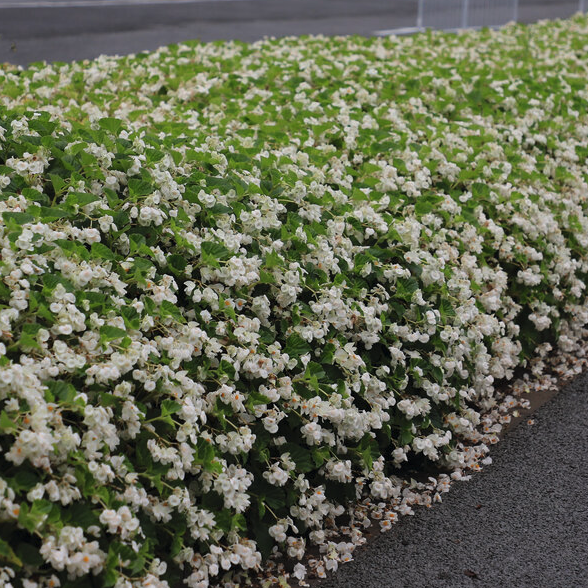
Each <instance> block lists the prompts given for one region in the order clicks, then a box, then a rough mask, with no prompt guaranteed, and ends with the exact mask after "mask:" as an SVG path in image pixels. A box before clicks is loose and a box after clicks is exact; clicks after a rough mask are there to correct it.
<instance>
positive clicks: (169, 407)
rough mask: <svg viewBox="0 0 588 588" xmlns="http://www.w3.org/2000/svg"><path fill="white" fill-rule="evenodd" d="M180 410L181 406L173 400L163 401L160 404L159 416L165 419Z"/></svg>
mask: <svg viewBox="0 0 588 588" xmlns="http://www.w3.org/2000/svg"><path fill="white" fill-rule="evenodd" d="M180 410H182V405H181V404H179V403H178V402H176V401H175V400H170V399H167V400H164V401H163V402H162V403H161V416H163V417H166V416H169V415H170V414H175V413H176V412H179V411H180Z"/></svg>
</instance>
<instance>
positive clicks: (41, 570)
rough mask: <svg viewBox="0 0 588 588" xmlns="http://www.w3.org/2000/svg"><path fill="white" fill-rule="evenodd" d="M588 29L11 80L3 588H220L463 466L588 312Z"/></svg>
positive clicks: (168, 60)
mask: <svg viewBox="0 0 588 588" xmlns="http://www.w3.org/2000/svg"><path fill="white" fill-rule="evenodd" d="M587 45H588V21H587V20H586V19H583V18H575V19H573V20H570V21H566V22H559V23H548V24H545V23H544V24H540V25H536V26H532V27H521V26H517V27H509V28H506V29H504V30H503V31H500V32H496V31H483V32H479V33H472V32H470V33H464V34H460V35H457V36H456V35H443V34H432V33H429V34H423V35H417V36H415V37H410V38H402V39H398V38H389V39H363V38H335V39H327V38H321V37H316V38H302V39H293V38H289V39H282V40H266V41H263V42H259V43H255V44H253V45H246V44H239V43H213V44H208V45H204V44H198V43H187V44H182V45H178V46H171V47H168V48H163V49H161V50H159V51H157V52H155V53H149V54H147V53H146V54H140V55H136V56H130V57H124V58H107V57H101V58H99V59H97V60H96V61H92V62H82V63H73V64H52V65H46V64H37V65H33V66H31V67H30V68H29V69H27V70H22V69H17V68H14V67H11V66H5V67H4V69H2V70H0V102H1V103H2V105H1V106H0V194H1V195H2V198H1V202H0V211H1V213H2V217H1V218H2V222H1V224H0V245H1V248H2V249H1V255H2V260H1V262H0V274H1V276H2V281H1V282H0V303H1V304H0V330H1V337H0V340H1V343H0V355H1V357H0V447H1V452H0V566H2V567H1V568H0V583H3V585H5V586H9V585H12V586H15V587H17V586H18V587H20V586H24V587H26V588H32V587H34V586H59V585H61V586H71V587H74V586H75V587H76V588H77V587H84V586H105V587H107V586H113V585H115V586H117V587H118V588H123V587H130V586H168V585H169V586H179V585H181V581H182V580H184V579H185V580H186V582H187V584H188V585H189V586H191V587H198V588H204V587H206V586H208V585H209V583H210V584H211V585H212V584H216V583H218V582H222V581H224V582H228V581H230V578H231V577H234V576H233V574H235V573H236V571H237V570H247V571H257V570H259V569H260V567H263V565H264V564H263V563H262V562H263V561H264V558H265V557H266V556H267V555H268V554H269V553H270V552H271V551H272V549H273V548H275V546H278V547H279V549H280V550H281V551H282V552H283V553H287V555H288V556H290V558H293V559H294V560H295V559H297V558H301V557H302V556H303V554H304V552H305V550H306V547H307V545H309V544H311V543H315V544H323V545H325V541H327V539H328V537H329V528H331V527H333V526H336V525H337V524H340V521H341V519H340V518H338V517H340V516H341V515H343V514H344V512H345V510H346V505H347V504H348V502H349V501H356V500H362V499H365V498H370V499H371V500H372V501H375V502H383V503H386V504H390V505H392V507H391V510H390V511H389V512H388V514H387V517H386V519H385V520H384V521H382V524H383V526H384V527H385V526H387V525H389V523H390V522H391V521H393V520H394V518H395V516H396V512H409V511H410V505H411V501H412V502H414V497H413V496H412V495H411V493H410V491H408V492H407V491H406V489H403V483H402V481H401V480H400V478H399V477H398V474H399V473H402V468H403V467H407V464H408V465H411V464H416V465H417V466H418V465H419V464H423V463H426V462H433V463H434V464H440V465H442V466H443V467H445V468H449V469H453V470H456V471H457V472H459V471H461V469H463V468H464V467H465V466H467V465H468V463H469V461H470V460H471V459H472V455H471V451H470V449H471V447H470V446H473V445H475V442H476V439H478V437H476V435H477V433H476V427H477V425H478V424H479V423H480V418H481V414H483V413H484V412H485V411H488V410H490V409H492V407H493V406H494V405H495V403H496V401H497V393H496V387H495V384H496V383H497V382H498V381H503V380H508V379H510V378H512V376H513V370H514V369H515V368H516V367H517V366H519V365H521V364H523V363H524V362H525V361H526V360H527V359H528V358H530V357H532V356H533V355H534V353H535V352H536V351H537V350H545V349H546V348H547V346H548V345H549V342H554V341H555V340H556V339H558V340H559V343H560V345H561V346H562V347H563V348H564V349H565V348H569V347H570V346H571V345H572V344H573V342H574V341H575V340H577V339H578V337H579V336H580V335H581V334H582V328H583V327H584V326H585V325H586V324H587V323H588V305H587V303H586V295H585V281H586V277H587V273H588V255H587V246H588V216H587V213H588V210H587V209H588V203H587V197H588V185H587V183H586V180H587V178H588V176H587V174H588V168H587V166H586V155H587V154H588V116H587V110H586V109H587V105H588V92H587V91H586V79H587V76H588V60H587V58H586V55H587V53H586V48H587ZM472 444H473V445H472ZM468 452H469V453H468ZM352 537H353V533H352ZM352 547H353V540H351V542H350V543H345V542H343V543H338V544H335V543H331V544H330V545H329V546H328V550H330V551H329V555H328V558H331V559H332V560H334V559H337V558H339V559H346V558H348V557H349V553H350V550H351V549H352ZM333 553H334V554H335V555H333ZM331 567H333V566H331ZM294 575H295V576H296V577H298V578H302V577H303V575H304V567H303V566H302V565H301V564H298V565H296V567H295V568H294Z"/></svg>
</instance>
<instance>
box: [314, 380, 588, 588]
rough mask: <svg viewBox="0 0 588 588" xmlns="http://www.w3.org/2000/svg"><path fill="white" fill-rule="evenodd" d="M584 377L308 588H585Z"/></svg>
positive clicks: (587, 466) (587, 386)
mask: <svg viewBox="0 0 588 588" xmlns="http://www.w3.org/2000/svg"><path fill="white" fill-rule="evenodd" d="M587 392H588V374H584V375H583V376H580V377H579V378H578V379H576V380H575V381H573V382H572V383H571V384H569V385H568V386H567V387H566V388H564V389H563V390H562V392H560V393H559V394H558V395H557V396H556V397H555V398H554V399H553V400H551V401H550V402H549V403H547V404H546V405H544V406H543V407H541V408H540V409H539V410H538V411H537V412H536V413H535V414H534V415H533V419H534V421H535V424H533V425H529V424H527V423H526V422H525V423H523V424H521V425H519V426H518V427H517V428H515V429H514V430H513V431H511V432H510V433H508V435H507V436H506V437H505V438H504V439H503V440H501V442H500V443H499V444H498V445H497V446H495V447H494V448H493V449H492V452H491V456H492V458H493V463H492V465H489V466H486V467H485V468H484V470H483V471H482V472H481V473H478V474H474V476H473V477H472V479H471V481H469V482H463V483H456V484H454V485H453V486H452V488H451V491H450V492H449V493H448V494H444V495H443V497H444V498H443V503H442V504H440V505H436V506H434V507H433V508H431V509H430V510H426V509H423V508H419V509H417V510H416V514H415V515H414V516H413V517H404V518H401V519H400V522H399V523H398V524H397V525H396V526H395V527H393V528H392V530H391V531H389V532H388V533H385V534H382V535H380V536H379V537H377V538H376V539H375V540H374V541H372V542H370V543H369V544H368V545H367V546H364V547H362V548H360V549H358V550H357V551H356V552H355V558H354V561H353V562H351V563H348V564H345V565H343V566H341V567H340V568H339V571H338V572H337V573H336V574H333V575H330V576H329V577H328V578H326V579H324V580H320V581H314V582H312V583H311V586H312V588H335V587H336V588H357V587H358V586H361V587H362V588H372V587H374V588H376V587H378V588H472V587H475V588H498V587H501V586H504V587H508V588H515V587H516V588H582V587H586V586H588V434H587V429H586V423H587V422H588V403H587V402H586V400H587Z"/></svg>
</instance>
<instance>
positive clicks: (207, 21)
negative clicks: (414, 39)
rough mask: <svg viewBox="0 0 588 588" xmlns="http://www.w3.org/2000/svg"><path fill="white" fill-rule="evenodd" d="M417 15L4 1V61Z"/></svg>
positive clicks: (359, 5)
mask: <svg viewBox="0 0 588 588" xmlns="http://www.w3.org/2000/svg"><path fill="white" fill-rule="evenodd" d="M427 1H428V2H429V3H432V4H435V2H436V0H427ZM503 3H504V1H503ZM437 4H438V0H437ZM454 4H455V2H454ZM579 5H580V3H579V0H520V2H519V21H520V22H535V21H537V20H540V19H544V18H565V17H568V16H570V15H572V14H573V13H574V12H576V11H577V10H578V7H579ZM416 19H417V1H416V0H159V1H157V0H0V63H2V62H10V63H15V64H18V65H23V66H26V65H28V64H29V63H31V62H34V61H49V62H50V61H73V60H78V59H92V58H95V57H97V56H99V55H101V54H108V55H116V54H118V55H124V54H128V53H136V52H139V51H143V50H153V49H156V48H158V47H160V46H162V45H167V44H170V43H178V42H180V41H186V40H189V39H200V40H202V41H214V40H219V39H239V40H242V41H256V40H258V39H262V38H263V37H265V36H275V37H283V36H288V35H303V34H325V35H351V34H359V35H366V36H369V35H372V34H374V33H375V32H376V31H381V30H390V29H403V28H410V27H414V26H415V25H416Z"/></svg>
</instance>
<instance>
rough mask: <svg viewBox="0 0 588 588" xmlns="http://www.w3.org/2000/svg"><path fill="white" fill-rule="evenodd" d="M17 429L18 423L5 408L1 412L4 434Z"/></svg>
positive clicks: (0, 424)
mask: <svg viewBox="0 0 588 588" xmlns="http://www.w3.org/2000/svg"><path fill="white" fill-rule="evenodd" d="M16 429H18V425H17V424H16V423H15V422H14V420H13V419H11V418H10V417H9V416H8V414H7V413H6V411H5V410H3V411H2V412H0V431H2V433H3V434H7V433H10V432H11V431H15V430H16Z"/></svg>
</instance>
